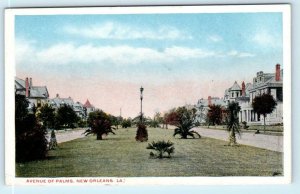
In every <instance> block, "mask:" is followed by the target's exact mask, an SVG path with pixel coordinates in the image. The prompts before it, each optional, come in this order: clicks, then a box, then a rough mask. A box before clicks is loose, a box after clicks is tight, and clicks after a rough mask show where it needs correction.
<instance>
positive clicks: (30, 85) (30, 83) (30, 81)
mask: <svg viewBox="0 0 300 194" xmlns="http://www.w3.org/2000/svg"><path fill="white" fill-rule="evenodd" d="M29 88H32V78H29Z"/></svg>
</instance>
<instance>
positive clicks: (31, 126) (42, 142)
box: [15, 95, 48, 162]
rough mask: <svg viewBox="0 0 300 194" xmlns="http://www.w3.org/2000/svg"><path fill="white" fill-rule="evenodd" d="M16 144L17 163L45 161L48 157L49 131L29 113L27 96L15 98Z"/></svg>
mask: <svg viewBox="0 0 300 194" xmlns="http://www.w3.org/2000/svg"><path fill="white" fill-rule="evenodd" d="M15 103H16V106H15V107H16V109H15V112H16V113H15V124H16V125H15V126H16V128H15V138H16V139H15V144H16V161H17V162H26V161H31V160H38V159H43V158H45V157H46V155H47V146H48V141H47V139H46V134H47V131H46V129H45V127H43V126H42V125H40V124H39V123H38V121H37V119H36V117H35V115H34V114H29V112H28V109H27V108H28V105H29V103H28V101H27V99H26V98H25V96H22V95H16V96H15Z"/></svg>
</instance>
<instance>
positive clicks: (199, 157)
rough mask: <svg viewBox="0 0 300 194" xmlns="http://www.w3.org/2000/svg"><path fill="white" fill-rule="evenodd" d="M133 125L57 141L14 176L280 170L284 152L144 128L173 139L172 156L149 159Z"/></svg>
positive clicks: (235, 173)
mask: <svg viewBox="0 0 300 194" xmlns="http://www.w3.org/2000/svg"><path fill="white" fill-rule="evenodd" d="M135 132H136V129H134V128H130V129H119V130H117V131H116V135H109V136H107V137H105V138H104V140H102V141H99V140H96V137H95V136H88V137H85V138H81V139H77V140H73V141H70V142H65V143H62V144H59V149H56V150H52V151H50V152H49V158H48V159H46V160H43V161H34V162H28V163H23V164H16V175H17V177H78V176H89V177H92V176H93V177H94V176H95V177H101V176H102V177H104V176H105V177H106V176H108V177H112V176H117V177H133V176H135V177H140V176H272V174H273V173H274V172H276V173H280V175H282V174H283V160H282V159H283V158H282V157H283V154H282V153H279V152H274V151H269V150H264V149H258V148H254V147H250V146H243V145H240V146H236V147H230V146H226V144H227V142H225V141H221V140H215V139H210V138H201V139H187V140H184V139H179V137H176V138H174V137H173V136H172V134H173V130H167V129H159V128H157V129H154V128H149V129H148V133H149V141H148V142H152V141H153V140H166V141H167V140H170V141H172V142H174V146H175V153H174V155H173V157H172V158H170V159H168V158H164V159H150V158H149V153H150V150H147V149H146V147H147V145H148V142H143V143H141V142H136V141H135V139H134V137H135Z"/></svg>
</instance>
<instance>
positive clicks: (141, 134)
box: [135, 123, 148, 142]
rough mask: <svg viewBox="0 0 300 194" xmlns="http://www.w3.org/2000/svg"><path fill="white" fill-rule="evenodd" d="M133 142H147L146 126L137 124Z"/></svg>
mask: <svg viewBox="0 0 300 194" xmlns="http://www.w3.org/2000/svg"><path fill="white" fill-rule="evenodd" d="M135 140H136V141H140V142H144V141H148V132H147V127H146V125H144V124H142V123H139V124H138V128H137V131H136V136H135Z"/></svg>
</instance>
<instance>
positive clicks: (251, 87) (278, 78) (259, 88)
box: [225, 64, 283, 124]
mask: <svg viewBox="0 0 300 194" xmlns="http://www.w3.org/2000/svg"><path fill="white" fill-rule="evenodd" d="M282 78H283V70H281V69H280V65H279V64H277V65H276V67H275V73H264V72H262V71H260V72H257V74H256V77H254V78H253V83H252V84H250V83H248V84H247V85H246V86H245V84H244V82H243V83H242V90H241V91H242V95H241V96H238V97H236V98H235V101H236V102H238V103H239V105H240V107H241V111H240V113H239V119H240V122H243V121H246V122H247V123H249V124H262V123H263V119H262V118H263V117H262V116H261V115H258V114H256V113H255V112H254V110H253V108H252V102H253V99H254V98H255V97H256V96H259V95H262V94H271V95H272V96H273V98H274V100H275V101H276V103H277V106H276V108H275V109H274V111H273V112H272V113H271V114H268V115H267V117H266V123H267V124H276V123H282V121H283V119H282V116H283V115H282V114H283V113H282V101H283V99H282V96H283V93H282ZM225 93H226V91H225Z"/></svg>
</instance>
